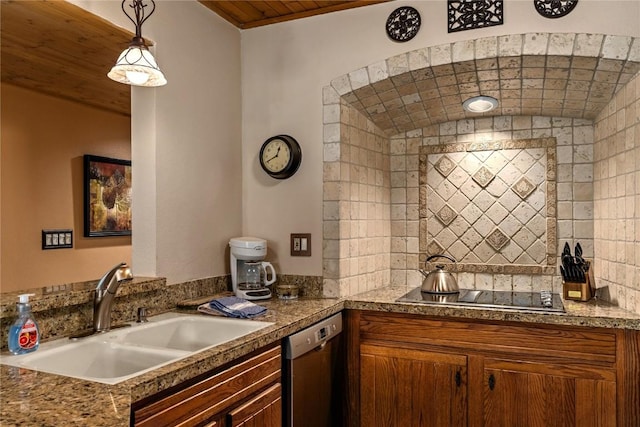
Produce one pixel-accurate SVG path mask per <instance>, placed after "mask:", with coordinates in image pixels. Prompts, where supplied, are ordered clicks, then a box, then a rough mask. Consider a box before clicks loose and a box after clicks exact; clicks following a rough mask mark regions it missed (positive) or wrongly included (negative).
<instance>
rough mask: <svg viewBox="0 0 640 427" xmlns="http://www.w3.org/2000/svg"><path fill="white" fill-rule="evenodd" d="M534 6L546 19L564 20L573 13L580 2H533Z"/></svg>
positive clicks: (550, 0) (536, 0)
mask: <svg viewBox="0 0 640 427" xmlns="http://www.w3.org/2000/svg"><path fill="white" fill-rule="evenodd" d="M533 4H534V5H535V7H536V10H537V11H538V13H539V14H540V15H542V16H544V17H545V18H562V17H563V16H565V15H568V14H569V13H571V11H572V10H573V9H574V8H575V7H576V5H577V4H578V0H533Z"/></svg>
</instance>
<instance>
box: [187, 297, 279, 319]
mask: <svg viewBox="0 0 640 427" xmlns="http://www.w3.org/2000/svg"><path fill="white" fill-rule="evenodd" d="M211 309H212V310H214V311H216V312H218V313H221V314H223V315H225V316H228V317H236V318H239V319H250V318H252V317H256V316H260V315H263V314H264V313H266V312H267V309H266V308H265V307H262V306H260V305H257V304H254V303H252V302H251V301H247V300H246V299H243V298H238V297H222V298H218V299H214V300H212V301H210V302H209V303H207V304H203V305H201V306H200V307H198V310H199V311H202V312H204V313H209V314H215V313H211V312H210V310H211Z"/></svg>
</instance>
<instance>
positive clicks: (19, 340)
mask: <svg viewBox="0 0 640 427" xmlns="http://www.w3.org/2000/svg"><path fill="white" fill-rule="evenodd" d="M32 295H33V294H22V295H18V298H19V302H18V303H17V306H18V319H17V320H16V321H15V322H14V323H13V325H11V328H10V329H9V351H10V352H11V353H13V354H25V353H30V352H32V351H36V350H37V349H38V346H39V345H40V330H39V329H38V324H37V323H36V321H35V320H34V318H33V314H32V313H31V304H29V297H30V296H32Z"/></svg>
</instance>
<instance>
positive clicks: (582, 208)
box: [390, 116, 593, 291]
mask: <svg viewBox="0 0 640 427" xmlns="http://www.w3.org/2000/svg"><path fill="white" fill-rule="evenodd" d="M390 144H391V200H392V206H391V212H392V216H391V269H392V270H391V283H392V284H396V285H407V286H418V285H419V284H420V283H421V280H422V276H421V275H420V273H418V272H417V271H416V270H417V269H418V268H420V267H422V262H423V261H424V259H425V258H426V256H427V255H428V254H431V253H433V252H436V251H439V250H440V249H443V250H444V252H445V253H447V254H449V255H453V256H454V257H457V258H459V260H460V261H461V262H462V263H461V265H460V266H457V267H456V268H455V270H457V271H460V273H459V278H462V279H463V281H464V282H467V283H473V284H474V285H473V286H476V287H478V288H493V289H516V288H519V289H534V290H535V289H554V290H556V291H559V290H560V289H561V282H560V280H559V278H558V277H557V271H556V270H557V267H556V263H557V259H558V258H557V256H558V254H559V253H560V252H561V247H562V245H564V243H565V242H569V244H570V245H573V244H574V243H575V242H577V241H579V242H580V243H581V244H582V246H583V248H584V253H585V256H586V257H587V258H592V257H593V163H592V160H593V122H591V121H590V120H585V119H570V118H554V117H539V116H512V117H511V116H500V117H486V118H478V119H465V120H460V121H457V122H447V123H444V124H441V125H434V126H430V127H427V128H422V129H417V130H414V131H411V132H406V133H404V134H400V135H396V136H394V137H392V138H391V139H390ZM421 157H422V161H420V159H421ZM443 159H446V160H444V161H443ZM444 175H447V176H446V177H445V176H444ZM446 222H449V224H448V225H445V223H446ZM532 275H533V276H532ZM538 275H541V276H538Z"/></svg>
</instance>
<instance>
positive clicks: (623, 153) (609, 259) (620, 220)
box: [594, 74, 640, 313]
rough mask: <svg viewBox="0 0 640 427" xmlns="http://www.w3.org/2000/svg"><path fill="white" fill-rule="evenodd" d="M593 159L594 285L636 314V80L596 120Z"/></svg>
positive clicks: (639, 233)
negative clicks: (595, 283)
mask: <svg viewBox="0 0 640 427" xmlns="http://www.w3.org/2000/svg"><path fill="white" fill-rule="evenodd" d="M594 155H595V159H594V160H595V161H594V197H595V201H594V205H595V206H594V215H595V227H594V231H595V255H596V270H595V272H596V281H597V282H598V287H608V289H607V290H605V292H604V293H603V296H604V297H605V298H609V299H611V300H612V301H613V302H615V303H617V304H619V305H620V306H621V307H623V308H627V309H628V310H631V311H635V312H637V313H640V74H637V75H636V76H635V78H634V79H632V80H631V81H630V82H629V83H628V84H627V85H626V86H625V87H624V88H623V89H621V90H620V91H619V92H618V93H617V94H616V96H615V97H614V99H613V100H612V101H611V102H610V103H609V105H608V107H607V108H605V109H604V110H603V111H602V112H601V113H600V115H599V116H598V118H597V119H596V122H595V150H594Z"/></svg>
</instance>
